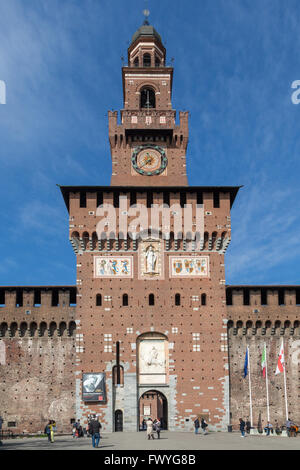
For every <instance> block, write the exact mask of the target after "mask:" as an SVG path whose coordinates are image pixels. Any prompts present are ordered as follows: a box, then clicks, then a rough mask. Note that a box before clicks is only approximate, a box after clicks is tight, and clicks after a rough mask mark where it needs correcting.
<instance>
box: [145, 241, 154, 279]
mask: <svg viewBox="0 0 300 470" xmlns="http://www.w3.org/2000/svg"><path fill="white" fill-rule="evenodd" d="M145 261H146V263H145V265H146V273H147V274H155V273H156V271H155V268H156V262H157V254H156V253H155V251H154V248H153V246H152V245H150V246H148V248H147V250H146V253H145Z"/></svg>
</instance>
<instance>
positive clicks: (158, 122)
mask: <svg viewBox="0 0 300 470" xmlns="http://www.w3.org/2000/svg"><path fill="white" fill-rule="evenodd" d="M175 121H176V111H175V110H168V111H166V110H161V111H160V110H154V109H151V108H150V109H143V110H122V111H121V122H122V125H123V127H124V128H125V129H174V128H175V127H176V122H175Z"/></svg>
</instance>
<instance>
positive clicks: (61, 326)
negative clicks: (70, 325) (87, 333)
mask: <svg viewBox="0 0 300 470" xmlns="http://www.w3.org/2000/svg"><path fill="white" fill-rule="evenodd" d="M66 329H67V324H66V323H65V322H61V323H60V324H59V336H63V334H64V332H65V331H66Z"/></svg>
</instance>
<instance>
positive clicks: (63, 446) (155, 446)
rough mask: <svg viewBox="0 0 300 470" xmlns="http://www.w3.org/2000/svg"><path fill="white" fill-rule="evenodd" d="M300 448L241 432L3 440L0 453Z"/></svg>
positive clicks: (299, 442)
mask: <svg viewBox="0 0 300 470" xmlns="http://www.w3.org/2000/svg"><path fill="white" fill-rule="evenodd" d="M294 449H300V437H299V436H298V437H296V438H294V437H291V438H288V437H277V436H269V437H266V436H247V437H245V438H242V437H241V436H240V434H239V433H235V432H234V433H221V432H218V433H213V432H212V433H209V434H208V435H206V436H203V435H195V434H193V433H190V434H189V433H180V432H179V433H174V432H168V431H166V432H162V433H161V439H160V440H158V439H155V440H154V441H153V440H151V441H148V440H147V438H146V435H145V433H143V432H140V433H113V434H104V435H103V437H102V439H101V442H100V447H99V448H98V449H93V448H92V442H91V439H90V438H88V437H83V438H80V439H73V438H72V437H71V436H56V437H55V442H54V443H53V444H51V443H48V441H47V439H45V438H22V439H19V438H18V439H11V440H4V441H3V445H2V446H0V450H95V451H99V452H101V451H106V452H114V451H118V450H147V451H149V450H154V451H157V450H294Z"/></svg>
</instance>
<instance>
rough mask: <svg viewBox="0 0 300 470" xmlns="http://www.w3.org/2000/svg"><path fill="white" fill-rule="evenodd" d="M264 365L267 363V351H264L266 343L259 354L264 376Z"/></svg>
mask: <svg viewBox="0 0 300 470" xmlns="http://www.w3.org/2000/svg"><path fill="white" fill-rule="evenodd" d="M266 365H267V351H266V345H264V349H263V352H262V356H261V369H262V373H263V376H264V377H266Z"/></svg>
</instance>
